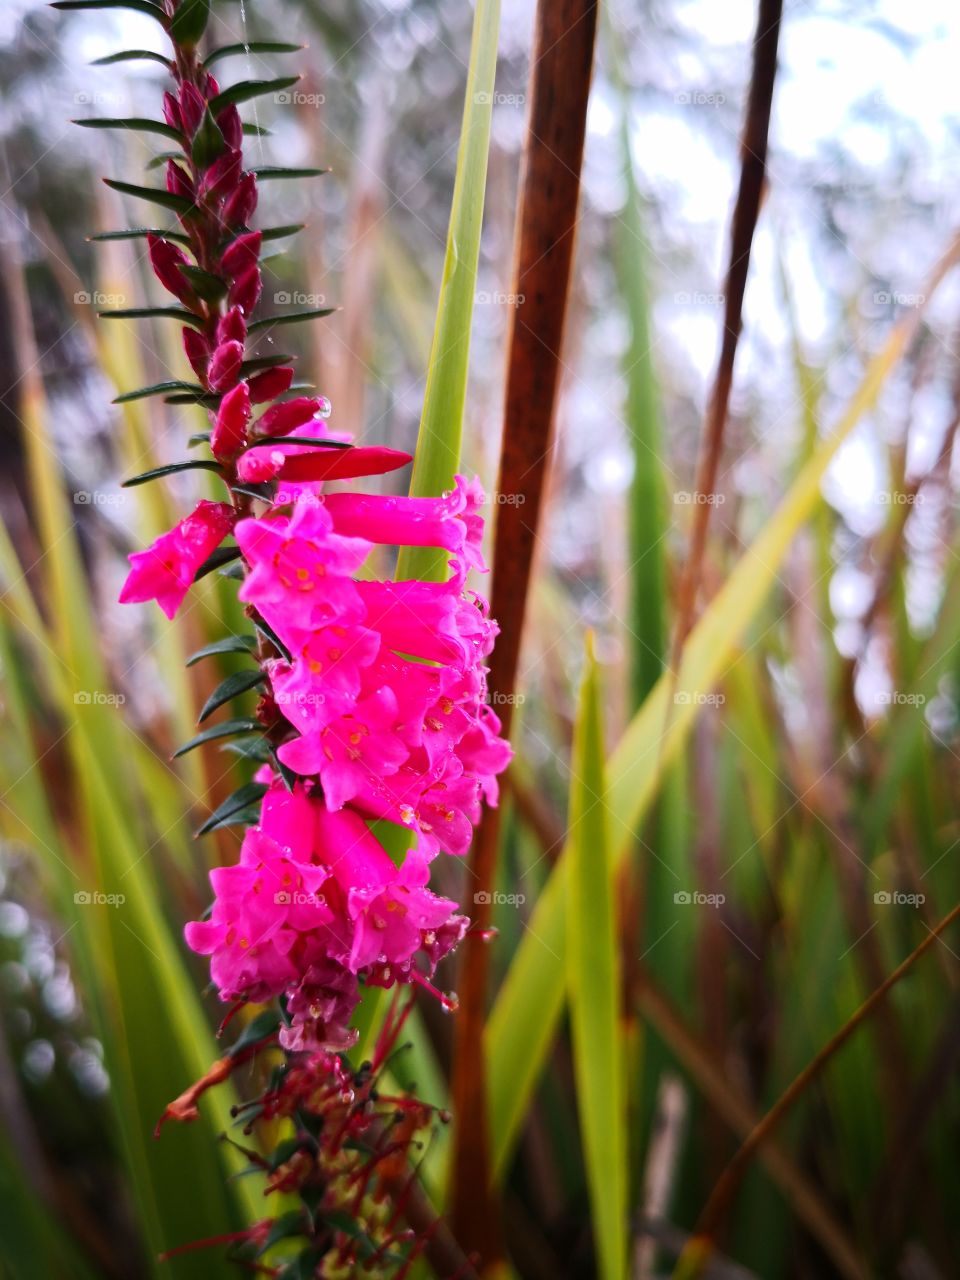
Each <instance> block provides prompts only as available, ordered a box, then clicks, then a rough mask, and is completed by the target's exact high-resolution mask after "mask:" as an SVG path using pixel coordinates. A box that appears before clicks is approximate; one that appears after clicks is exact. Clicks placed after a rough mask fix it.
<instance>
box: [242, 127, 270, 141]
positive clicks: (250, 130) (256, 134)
mask: <svg viewBox="0 0 960 1280" xmlns="http://www.w3.org/2000/svg"><path fill="white" fill-rule="evenodd" d="M240 128H241V132H242V133H243V136H244V137H245V138H271V137H273V133H272V131H271V130H270V129H265V128H264V127H263V125H262V124H243V125H241V126H240Z"/></svg>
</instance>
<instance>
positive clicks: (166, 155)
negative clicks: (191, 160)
mask: <svg viewBox="0 0 960 1280" xmlns="http://www.w3.org/2000/svg"><path fill="white" fill-rule="evenodd" d="M182 159H183V152H182V151H160V152H158V153H157V154H156V155H155V156H151V157H150V159H149V160H148V161H147V163H146V164H145V165H144V166H143V167H144V169H145V170H146V171H147V173H149V172H150V170H151V169H159V168H160V166H161V165H165V164H166V163H167V161H168V160H182Z"/></svg>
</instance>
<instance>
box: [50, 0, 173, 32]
mask: <svg viewBox="0 0 960 1280" xmlns="http://www.w3.org/2000/svg"><path fill="white" fill-rule="evenodd" d="M50 7H51V9H62V10H64V11H69V10H76V9H132V10H133V11H134V12H135V13H145V14H146V15H147V17H148V18H156V20H157V22H159V23H161V24H162V25H163V26H164V27H165V26H166V25H167V15H166V14H165V13H164V12H163V10H162V9H161V8H160V6H159V5H158V4H151V2H150V0H53V4H52V5H51V6H50Z"/></svg>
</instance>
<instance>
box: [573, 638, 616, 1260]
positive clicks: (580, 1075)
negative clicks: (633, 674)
mask: <svg viewBox="0 0 960 1280" xmlns="http://www.w3.org/2000/svg"><path fill="white" fill-rule="evenodd" d="M598 685H599V682H598V676H597V667H596V660H595V658H594V655H593V645H592V642H590V641H589V638H588V646H587V665H586V672H585V674H584V678H583V686H582V689H581V693H580V708H579V712H578V715H577V722H576V726H575V728H574V743H573V759H572V761H571V766H570V773H571V776H572V778H573V783H572V787H571V793H570V848H569V854H568V857H567V858H566V860H565V865H566V877H567V881H566V888H567V892H566V899H567V910H566V938H567V958H568V967H567V974H568V982H569V994H570V1024H571V1030H572V1036H573V1065H574V1074H575V1078H576V1092H577V1109H578V1112H579V1116H580V1129H581V1132H582V1134H583V1147H584V1155H585V1164H586V1172H587V1183H588V1187H589V1191H590V1212H591V1217H592V1219H593V1235H594V1240H595V1241H596V1249H597V1255H598V1258H599V1275H600V1276H601V1277H602V1278H603V1280H623V1277H624V1276H625V1275H626V1255H627V1250H626V1238H625V1237H626V1230H625V1228H626V1221H627V1143H626V1127H625V1121H626V1109H625V1101H624V1079H623V1064H624V1061H625V1059H624V1046H623V1044H622V1043H621V1038H620V1018H619V1005H620V991H621V975H620V962H619V955H618V943H617V925H616V918H615V916H616V913H615V910H614V901H613V879H612V877H611V874H610V871H611V866H612V859H611V850H610V837H609V832H608V830H607V814H606V796H605V790H606V780H605V778H604V768H603V754H604V748H603V726H602V723H601V720H602V716H601V709H600V693H599V687H598Z"/></svg>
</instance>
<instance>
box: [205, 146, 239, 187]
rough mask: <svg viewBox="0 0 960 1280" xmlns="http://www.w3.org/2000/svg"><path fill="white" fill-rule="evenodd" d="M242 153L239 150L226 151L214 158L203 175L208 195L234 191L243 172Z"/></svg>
mask: <svg viewBox="0 0 960 1280" xmlns="http://www.w3.org/2000/svg"><path fill="white" fill-rule="evenodd" d="M241 159H242V157H241V154H240V152H239V151H237V150H230V151H225V152H224V153H223V155H222V156H219V157H218V158H217V159H216V160H214V162H213V164H212V165H211V166H210V168H209V169H208V170H207V171H206V173H205V174H204V175H203V181H202V189H203V192H204V195H207V196H226V195H229V194H230V192H232V191H233V190H234V189H235V187H236V186H237V183H238V181H239V180H240V175H241V173H242V172H243V170H242V167H241Z"/></svg>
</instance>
